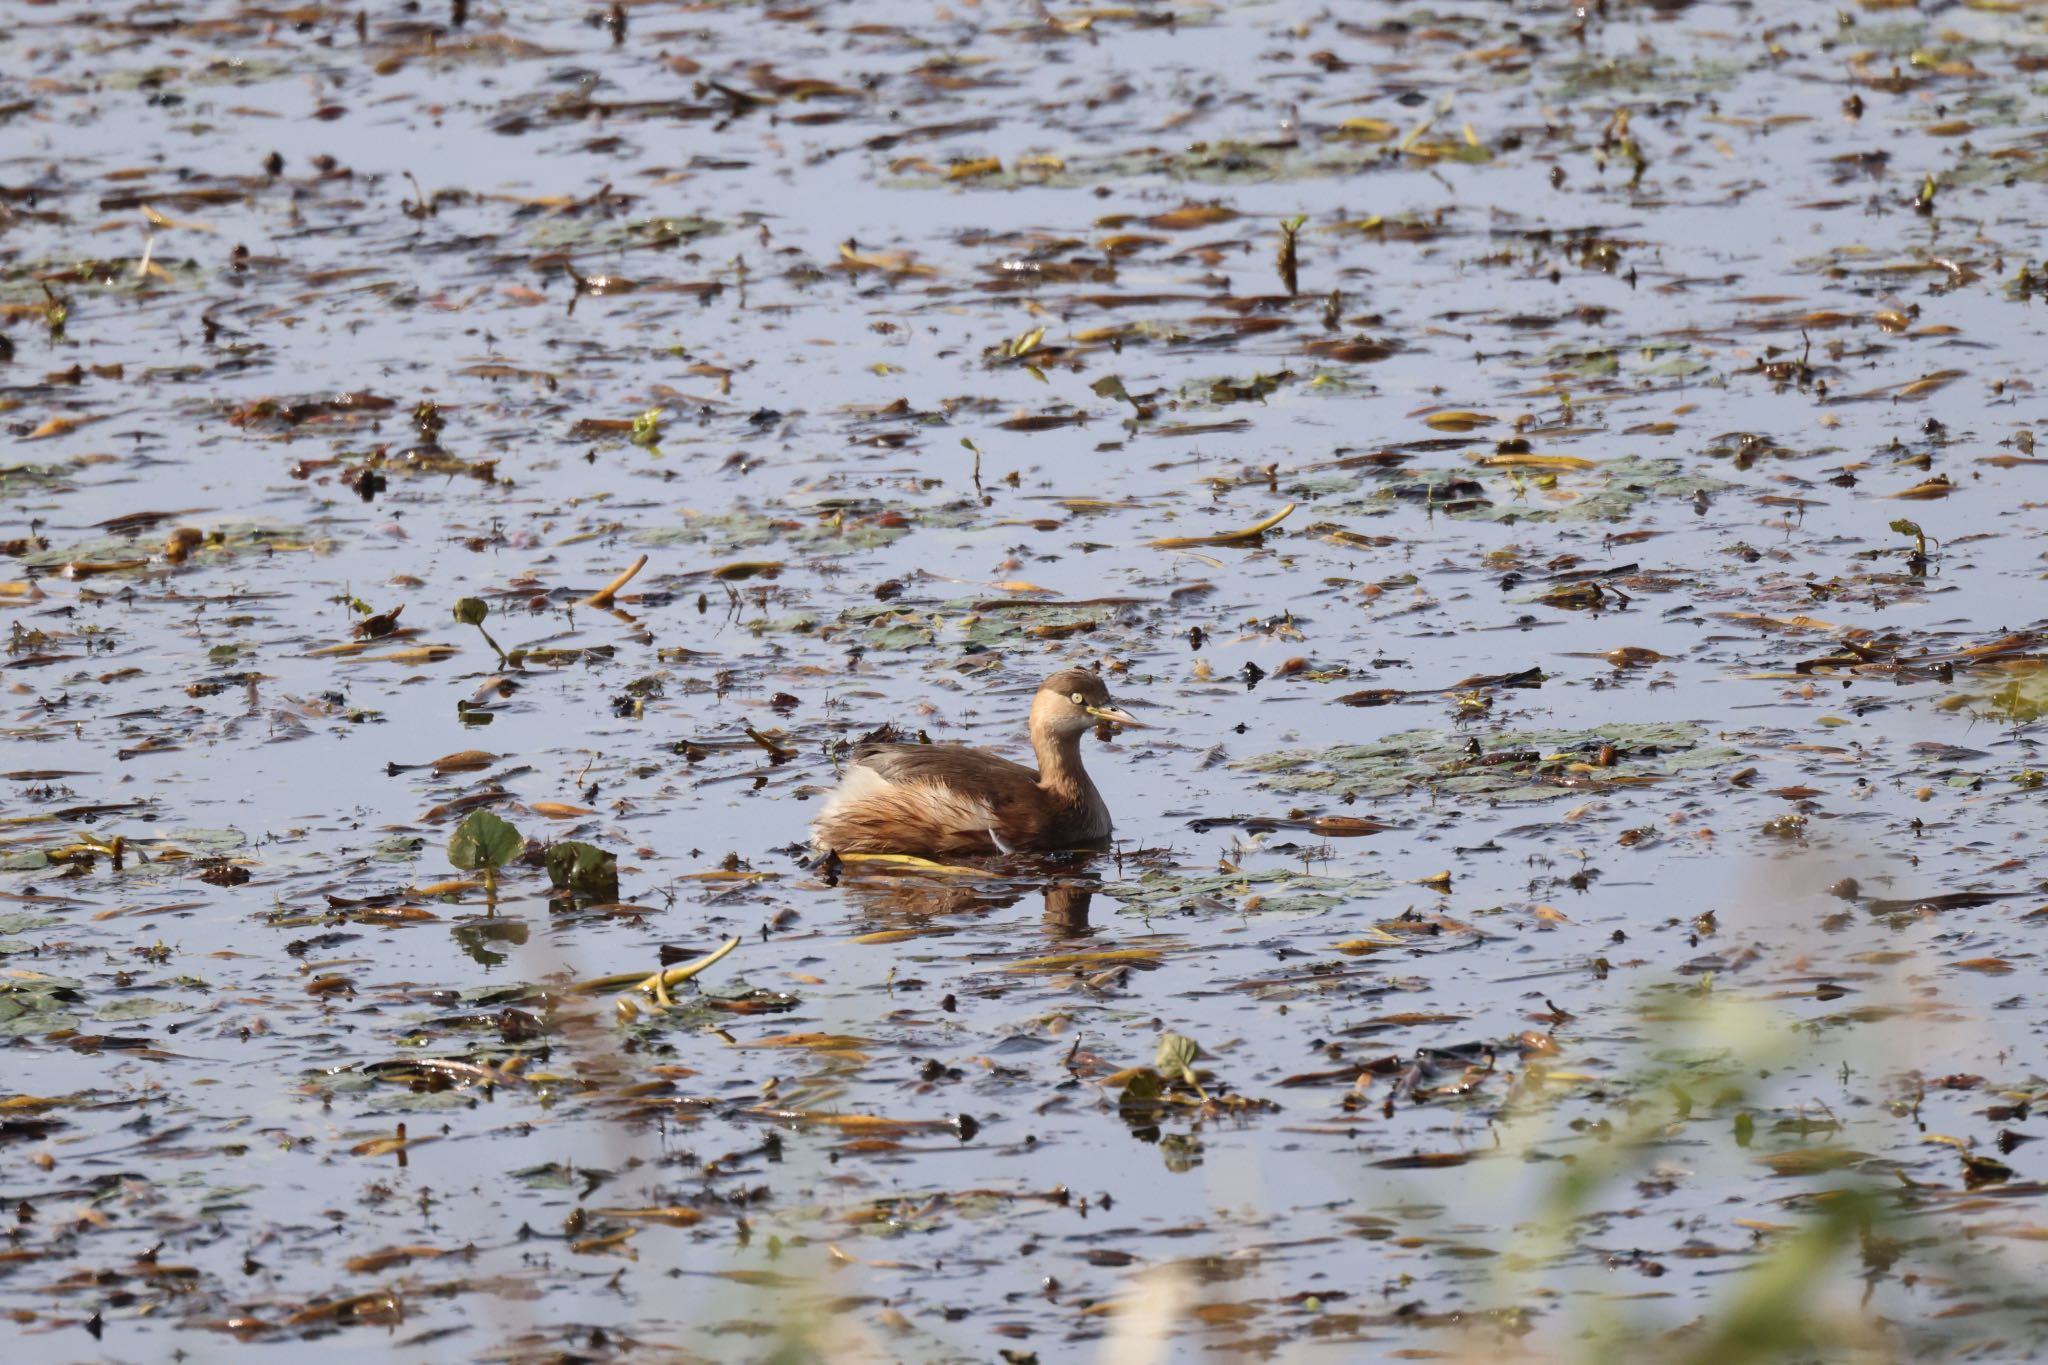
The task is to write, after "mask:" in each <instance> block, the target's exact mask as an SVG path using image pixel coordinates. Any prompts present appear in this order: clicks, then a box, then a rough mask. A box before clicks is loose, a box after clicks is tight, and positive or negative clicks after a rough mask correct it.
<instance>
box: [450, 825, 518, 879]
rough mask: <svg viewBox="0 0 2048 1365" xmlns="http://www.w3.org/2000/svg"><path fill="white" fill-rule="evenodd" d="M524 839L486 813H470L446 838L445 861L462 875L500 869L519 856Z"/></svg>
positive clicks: (508, 826)
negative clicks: (446, 855) (487, 869)
mask: <svg viewBox="0 0 2048 1365" xmlns="http://www.w3.org/2000/svg"><path fill="white" fill-rule="evenodd" d="M525 847H526V840H525V839H524V838H522V837H521V836H520V833H519V831H518V830H516V829H514V828H512V826H511V825H510V824H509V823H507V822H506V821H504V820H502V819H500V818H499V817H497V816H495V815H493V814H491V813H490V812H489V811H487V810H479V811H472V812H470V814H469V815H467V816H465V817H464V818H463V821H462V823H461V824H459V825H457V826H456V827H455V833H453V834H451V835H449V836H448V861H449V862H451V863H453V864H454V865H455V866H457V867H459V868H461V869H462V870H463V871H464V872H477V871H481V870H483V869H485V868H498V867H503V866H504V865H505V864H506V863H509V862H511V861H512V860H513V859H514V858H516V857H518V856H519V851H520V850H521V849H523V848H525Z"/></svg>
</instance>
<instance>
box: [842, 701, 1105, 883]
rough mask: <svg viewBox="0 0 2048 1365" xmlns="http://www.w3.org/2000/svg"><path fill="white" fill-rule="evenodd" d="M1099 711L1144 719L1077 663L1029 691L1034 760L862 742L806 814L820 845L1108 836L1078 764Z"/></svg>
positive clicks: (985, 849)
mask: <svg viewBox="0 0 2048 1365" xmlns="http://www.w3.org/2000/svg"><path fill="white" fill-rule="evenodd" d="M1097 721H1108V722H1110V723H1112V724H1116V725H1130V726H1137V727H1138V728H1140V729H1143V728H1145V727H1144V726H1143V725H1142V723H1141V722H1139V721H1138V720H1137V719H1136V718H1134V717H1132V716H1130V715H1128V714H1126V713H1125V712H1124V711H1122V710H1119V709H1118V708H1117V707H1116V706H1115V705H1113V704H1112V703H1111V702H1110V699H1109V689H1108V688H1107V687H1104V686H1103V684H1102V679H1100V678H1098V677H1096V676H1095V675H1094V674H1093V673H1089V672H1086V671H1085V670H1082V669H1078V668H1073V669H1068V670H1067V671H1066V672H1064V673H1055V674H1053V675H1052V676H1051V677H1050V678H1047V679H1046V680H1045V681H1044V682H1043V683H1041V684H1039V688H1038V695H1037V696H1035V697H1033V698H1032V701H1031V747H1032V749H1033V751H1035V752H1036V753H1037V755H1038V770H1037V771H1036V772H1033V771H1032V770H1031V769H1030V768H1027V767H1025V766H1024V765H1023V764H1021V763H1012V762H1011V761H1010V760H1009V759H1007V758H999V757H997V756H996V755H995V754H992V753H989V752H987V751H986V750H983V749H970V748H968V747H966V746H965V745H962V744H877V743H873V742H869V743H864V744H861V745H859V746H858V747H856V748H855V749H854V751H853V765H852V766H851V767H849V768H848V769H847V770H846V774H845V776H844V777H843V778H841V780H840V783H839V787H838V789H837V790H836V791H834V792H833V793H832V795H831V797H830V798H829V799H828V800H827V801H826V802H825V808H824V809H823V810H821V811H819V812H818V818H817V819H816V820H815V821H813V822H812V823H811V845H812V847H814V848H816V849H817V850H818V851H819V852H820V853H911V854H922V855H925V856H927V857H944V856H958V855H961V854H975V853H1044V852H1049V851H1053V850H1057V849H1069V848H1081V847H1085V846H1090V845H1093V846H1096V847H1100V846H1102V845H1103V844H1106V843H1107V842H1108V841H1109V807H1108V806H1106V805H1104V804H1103V800H1102V794H1101V793H1100V792H1098V791H1096V790H1095V784H1094V783H1093V782H1091V781H1089V780H1088V774H1087V772H1086V771H1084V770H1083V769H1082V767H1081V736H1082V735H1084V734H1086V733H1087V732H1088V730H1089V729H1090V728H1091V727H1092V726H1094V725H1095V723H1096V722H1097Z"/></svg>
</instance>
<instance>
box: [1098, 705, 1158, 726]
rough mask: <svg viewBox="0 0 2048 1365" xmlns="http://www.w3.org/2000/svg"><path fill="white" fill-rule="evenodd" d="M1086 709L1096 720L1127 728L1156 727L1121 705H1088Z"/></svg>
mask: <svg viewBox="0 0 2048 1365" xmlns="http://www.w3.org/2000/svg"><path fill="white" fill-rule="evenodd" d="M1086 709H1087V712H1088V714H1089V715H1091V716H1093V717H1095V719H1097V720H1106V721H1108V722H1109V723H1110V724H1111V725H1121V726H1123V727H1124V728H1126V729H1129V730H1151V729H1155V728H1156V727H1155V726H1151V725H1147V724H1146V723H1145V722H1144V721H1142V720H1139V719H1138V718H1137V717H1136V716H1134V715H1132V714H1131V713H1130V712H1128V711H1126V710H1124V709H1123V708H1122V707H1121V706H1090V707H1088V708H1086Z"/></svg>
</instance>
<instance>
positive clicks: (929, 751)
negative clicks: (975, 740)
mask: <svg viewBox="0 0 2048 1365" xmlns="http://www.w3.org/2000/svg"><path fill="white" fill-rule="evenodd" d="M853 761H854V762H855V763H858V764H859V765H860V766H861V767H863V768H872V769H874V770H875V772H876V773H878V774H880V775H881V776H882V777H883V778H884V779H886V780H888V781H890V782H900V783H904V784H906V785H915V786H925V787H945V788H948V789H949V790H952V791H957V792H959V793H961V794H962V795H963V796H971V797H973V798H975V799H976V800H978V801H982V802H984V803H986V804H987V806H988V808H989V810H990V811H991V812H992V813H994V814H995V815H997V816H998V817H1000V816H1002V815H1003V814H1004V813H1006V812H1007V811H1010V810H1013V809H1016V808H1017V807H1019V806H1023V807H1026V808H1032V807H1035V806H1036V804H1037V803H1038V801H1039V800H1040V799H1041V794H1040V792H1039V788H1038V771H1037V769H1035V768H1027V767H1025V766H1024V765H1023V764H1021V763H1012V762H1011V761H1010V760H1009V759H1007V758H1000V757H998V756H996V755H995V754H992V753H988V752H986V751H984V750H981V749H969V748H967V747H965V746H964V745H959V744H862V745H859V746H857V747H855V749H854V751H853Z"/></svg>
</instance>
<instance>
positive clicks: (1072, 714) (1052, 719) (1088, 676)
mask: <svg viewBox="0 0 2048 1365" xmlns="http://www.w3.org/2000/svg"><path fill="white" fill-rule="evenodd" d="M1031 721H1032V724H1033V725H1034V726H1044V727H1045V728H1047V729H1049V730H1051V731H1052V732H1053V733H1054V734H1060V735H1078V734H1080V733H1082V732H1083V731H1085V730H1087V729H1089V728H1090V727H1091V726H1093V725H1094V724H1095V723H1096V722H1098V721H1107V722H1109V723H1110V724H1112V725H1126V726H1131V727H1133V728H1135V729H1140V730H1142V729H1145V728H1146V726H1145V723H1144V722H1143V721H1141V720H1139V719H1138V718H1137V717H1135V716H1133V715H1131V714H1130V713H1129V712H1128V711H1125V710H1123V709H1122V708H1121V707H1119V706H1117V705H1116V703H1115V702H1113V701H1111V700H1110V696H1109V688H1108V687H1106V686H1104V685H1103V681H1102V679H1101V678H1099V677H1097V676H1096V675H1095V674H1093V673H1090V672H1089V671H1088V670H1087V669H1085V668H1070V669H1067V670H1066V671H1065V672H1064V673H1055V674H1053V675H1052V676H1051V677H1050V678H1047V679H1046V680H1045V681H1044V682H1042V683H1040V684H1039V685H1038V695H1037V696H1036V697H1034V698H1032V701H1031Z"/></svg>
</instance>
